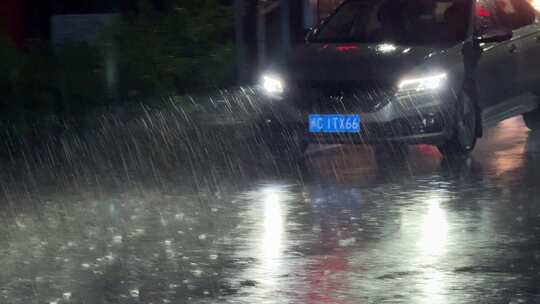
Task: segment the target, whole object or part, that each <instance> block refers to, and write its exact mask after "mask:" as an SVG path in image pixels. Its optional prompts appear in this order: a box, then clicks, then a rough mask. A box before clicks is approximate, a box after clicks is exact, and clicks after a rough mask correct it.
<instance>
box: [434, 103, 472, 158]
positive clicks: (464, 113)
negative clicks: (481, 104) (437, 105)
mask: <svg viewBox="0 0 540 304" xmlns="http://www.w3.org/2000/svg"><path fill="white" fill-rule="evenodd" d="M476 111H477V108H476V106H475V104H474V101H473V99H472V98H471V97H470V96H469V94H467V93H466V92H463V93H462V95H461V103H460V104H459V106H458V110H457V115H456V125H455V127H454V132H453V135H452V137H451V138H450V139H448V140H447V141H446V142H444V143H443V144H441V145H439V146H438V148H439V151H440V152H441V154H442V155H443V156H445V157H464V156H467V155H469V154H470V153H471V151H472V150H473V149H474V147H475V146H476V139H477V127H478V126H477V124H478V123H479V122H478V119H477V117H478V116H477V113H476Z"/></svg>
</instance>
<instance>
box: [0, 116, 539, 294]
mask: <svg viewBox="0 0 540 304" xmlns="http://www.w3.org/2000/svg"><path fill="white" fill-rule="evenodd" d="M486 133H487V134H486V135H485V137H484V138H483V139H482V140H481V141H480V142H479V145H478V147H477V149H476V150H475V152H474V154H473V155H472V157H471V158H470V159H468V160H466V161H460V162H456V161H448V160H445V159H442V157H441V156H440V154H439V153H438V152H437V150H436V149H435V148H433V147H430V146H416V147H411V149H410V153H409V155H408V156H407V158H406V159H405V160H396V159H387V160H386V161H384V160H383V161H381V160H379V161H376V160H375V157H374V156H373V153H372V150H371V149H370V148H369V147H362V146H335V147H330V148H329V149H328V147H327V149H320V148H321V147H317V146H312V147H310V151H309V153H308V156H307V159H306V161H305V166H304V167H303V168H299V167H296V166H280V165H279V163H278V161H276V160H275V159H274V160H270V159H267V158H264V157H263V158H261V160H259V161H258V162H251V161H249V160H242V159H241V158H236V159H231V160H230V161H231V162H235V163H234V165H233V164H230V163H229V164H228V165H227V166H223V167H221V168H220V167H218V166H215V167H212V170H211V171H212V172H215V174H210V175H209V176H210V177H209V178H208V179H205V181H207V182H206V183H205V182H193V180H189V181H187V180H183V178H186V177H183V176H179V177H178V178H177V179H176V180H175V179H172V180H169V181H162V182H161V184H160V185H159V186H156V185H154V184H145V183H131V184H129V186H124V187H116V188H110V187H102V186H99V183H97V184H96V183H85V182H80V183H78V184H77V185H78V186H77V187H65V188H63V189H56V190H54V191H46V190H42V189H40V188H39V187H30V188H29V189H26V188H25V187H21V188H20V189H16V190H15V189H9V188H8V186H6V184H5V183H4V184H2V189H1V190H2V191H1V192H0V194H1V196H0V197H1V199H0V200H1V201H2V205H1V209H0V265H1V270H0V303H6V304H12V303H13V304H15V303H17V304H18V303H25V304H30V303H57V304H59V303H154V304H156V303H261V304H262V303H540V134H534V133H530V132H529V131H528V130H527V129H526V128H525V127H524V125H523V122H522V121H521V119H517V118H516V119H510V120H507V121H504V122H502V123H501V124H499V126H497V127H496V128H491V129H489V130H488V131H487V132H486ZM231 168H235V170H233V171H234V172H233V173H231V174H229V175H228V174H227V172H229V173H230V172H232V171H231ZM209 181H210V182H209ZM208 185H212V186H211V187H210V186H208ZM25 189H26V190H25Z"/></svg>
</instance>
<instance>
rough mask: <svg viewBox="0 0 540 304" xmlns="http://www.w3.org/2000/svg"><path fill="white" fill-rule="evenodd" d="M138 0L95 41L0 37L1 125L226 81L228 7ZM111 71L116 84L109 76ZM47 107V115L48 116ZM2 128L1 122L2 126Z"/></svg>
mask: <svg viewBox="0 0 540 304" xmlns="http://www.w3.org/2000/svg"><path fill="white" fill-rule="evenodd" d="M162 4H164V5H162V6H161V7H160V8H159V9H158V8H156V7H154V6H153V5H152V4H151V2H150V1H148V0H142V1H139V3H138V5H137V10H135V11H131V12H124V13H123V14H122V15H121V16H120V17H119V18H117V21H116V22H114V23H113V24H112V25H110V26H109V27H107V28H106V29H105V30H104V31H103V33H102V35H101V37H102V38H101V39H100V41H99V43H97V44H96V46H90V45H88V44H83V43H75V44H66V45H63V46H52V45H50V44H49V43H46V42H40V43H37V44H34V45H30V46H28V47H25V49H24V50H20V49H17V48H16V47H15V46H14V45H13V44H12V43H10V42H9V40H8V39H7V38H5V37H0V69H1V70H2V71H3V72H2V73H1V74H0V125H1V124H2V123H6V122H7V123H17V124H20V125H23V126H28V125H31V124H34V122H35V121H36V120H37V119H38V118H39V119H42V118H44V117H49V116H56V117H57V116H64V117H77V116H80V115H83V114H85V113H88V111H91V110H92V109H94V108H96V107H98V106H102V105H109V104H111V103H112V102H116V101H129V100H131V99H133V98H137V101H141V100H143V99H141V98H140V97H152V96H156V95H161V94H175V93H186V92H193V91H200V90H205V89H208V88H214V87H221V86H225V85H229V84H231V81H232V79H234V77H233V67H234V62H233V58H234V56H233V54H234V50H233V43H232V41H233V35H232V34H233V32H232V24H233V22H232V12H231V9H230V7H228V6H224V5H220V4H219V3H218V2H217V1H216V0H163V1H162ZM111 67H112V68H113V69H114V70H115V75H116V76H117V77H116V78H117V80H116V82H115V83H114V84H115V85H116V86H115V90H113V91H114V92H111V91H110V90H108V84H107V80H109V79H106V78H107V77H106V75H107V73H108V72H109V69H110V68H111ZM49 114H50V115H49ZM0 127H1V126H0Z"/></svg>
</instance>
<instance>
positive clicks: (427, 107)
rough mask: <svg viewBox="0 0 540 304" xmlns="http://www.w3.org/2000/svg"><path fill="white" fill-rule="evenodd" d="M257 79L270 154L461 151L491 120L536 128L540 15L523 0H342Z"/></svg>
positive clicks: (460, 154) (465, 152)
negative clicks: (425, 147) (343, 147)
mask: <svg viewBox="0 0 540 304" xmlns="http://www.w3.org/2000/svg"><path fill="white" fill-rule="evenodd" d="M258 88H259V90H260V91H261V95H262V96H264V97H263V98H262V99H263V100H264V102H263V103H262V104H263V106H262V107H263V108H264V110H262V111H261V113H263V114H261V119H260V126H261V128H264V130H266V131H267V134H268V135H269V136H267V137H268V138H269V139H268V142H269V143H270V146H271V147H272V149H273V150H275V151H281V152H283V151H289V150H290V149H284V145H286V146H288V147H290V146H294V147H295V148H296V149H297V150H300V151H301V152H303V150H305V148H306V147H307V145H308V144H309V143H319V144H335V143H352V144H375V145H376V146H377V147H378V148H381V151H385V150H388V148H389V147H399V148H400V151H401V150H402V149H401V148H402V147H407V146H408V145H411V144H431V145H436V146H437V147H438V149H439V150H440V152H441V154H443V155H444V156H446V157H454V156H457V157H464V156H467V155H468V154H469V153H470V152H471V151H472V150H473V149H474V147H475V144H476V141H477V138H479V137H481V136H482V134H483V126H484V125H487V124H492V123H496V122H498V121H501V120H504V119H507V118H509V117H512V116H516V115H523V117H524V121H525V123H526V125H527V126H528V127H529V128H531V129H533V130H538V129H540V110H539V109H538V96H539V93H540V23H539V22H538V20H537V12H536V11H535V9H534V8H533V6H532V5H531V4H529V2H527V0H476V1H474V0H345V1H344V2H343V3H342V4H341V5H340V6H339V7H338V8H337V9H336V11H335V12H334V13H333V14H332V15H330V16H329V17H328V18H326V19H325V20H324V21H323V22H322V23H321V24H320V25H319V26H318V27H317V28H315V29H313V30H312V31H311V32H310V33H309V34H308V35H307V38H306V43H305V44H302V45H300V46H298V47H296V48H295V49H294V50H293V51H292V52H291V54H290V55H289V56H287V59H286V60H284V62H283V63H281V64H275V65H273V66H271V67H268V68H267V69H265V70H264V73H262V75H261V79H260V83H259V86H258ZM276 134H277V135H276ZM292 143H294V145H291V144H292Z"/></svg>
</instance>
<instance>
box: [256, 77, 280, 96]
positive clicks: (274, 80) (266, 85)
mask: <svg viewBox="0 0 540 304" xmlns="http://www.w3.org/2000/svg"><path fill="white" fill-rule="evenodd" d="M261 85H262V87H263V89H264V91H265V92H266V93H267V94H270V95H276V94H282V93H283V92H284V91H285V85H284V83H283V79H281V78H280V77H278V76H276V75H263V76H262V79H261Z"/></svg>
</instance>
